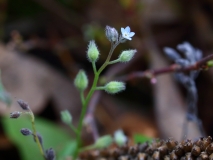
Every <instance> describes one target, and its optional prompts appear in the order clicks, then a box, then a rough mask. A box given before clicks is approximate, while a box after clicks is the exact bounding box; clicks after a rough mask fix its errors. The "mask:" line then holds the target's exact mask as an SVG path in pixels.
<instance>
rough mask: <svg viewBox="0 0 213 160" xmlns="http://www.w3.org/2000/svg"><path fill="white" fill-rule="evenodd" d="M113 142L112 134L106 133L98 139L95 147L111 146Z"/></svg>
mask: <svg viewBox="0 0 213 160" xmlns="http://www.w3.org/2000/svg"><path fill="white" fill-rule="evenodd" d="M112 142H113V138H112V136H110V135H105V136H103V137H100V138H99V139H97V140H96V142H95V148H98V149H103V148H106V147H108V146H110V145H111V144H112Z"/></svg>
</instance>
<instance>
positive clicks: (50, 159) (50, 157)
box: [10, 100, 56, 160]
mask: <svg viewBox="0 0 213 160" xmlns="http://www.w3.org/2000/svg"><path fill="white" fill-rule="evenodd" d="M17 102H18V104H19V106H20V107H21V108H22V110H23V112H19V111H14V112H12V113H10V118H19V117H20V116H21V115H22V114H28V115H30V116H31V121H32V125H34V114H33V112H32V110H31V109H30V106H29V105H28V104H27V103H26V102H24V101H23V100H18V101H17ZM33 128H34V130H33V131H31V130H30V129H28V128H22V129H21V130H20V132H21V134H22V135H24V136H33V139H34V141H35V142H36V143H38V145H39V147H40V149H41V150H42V154H43V156H44V158H45V160H55V157H56V156H55V152H54V150H53V149H52V148H50V149H47V150H46V151H44V147H43V139H42V136H41V135H40V134H39V133H37V132H36V130H35V126H33Z"/></svg>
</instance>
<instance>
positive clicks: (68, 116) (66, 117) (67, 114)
mask: <svg viewBox="0 0 213 160" xmlns="http://www.w3.org/2000/svg"><path fill="white" fill-rule="evenodd" d="M61 120H62V121H63V122H64V123H66V124H70V123H71V122H72V116H71V114H70V112H69V111H68V110H64V111H61Z"/></svg>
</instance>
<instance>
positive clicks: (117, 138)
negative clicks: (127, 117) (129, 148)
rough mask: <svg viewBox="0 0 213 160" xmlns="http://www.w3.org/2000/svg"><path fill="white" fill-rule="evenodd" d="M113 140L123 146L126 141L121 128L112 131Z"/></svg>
mask: <svg viewBox="0 0 213 160" xmlns="http://www.w3.org/2000/svg"><path fill="white" fill-rule="evenodd" d="M114 140H115V143H116V144H117V145H118V146H123V145H124V144H125V143H126V142H127V137H126V136H125V135H124V132H123V131H122V130H117V131H116V132H115V133H114Z"/></svg>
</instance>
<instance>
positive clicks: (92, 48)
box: [87, 41, 100, 62]
mask: <svg viewBox="0 0 213 160" xmlns="http://www.w3.org/2000/svg"><path fill="white" fill-rule="evenodd" d="M99 54H100V53H99V51H98V47H97V46H96V44H95V41H90V42H89V46H88V51H87V57H88V59H89V61H90V62H96V61H97V60H98V57H99Z"/></svg>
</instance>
